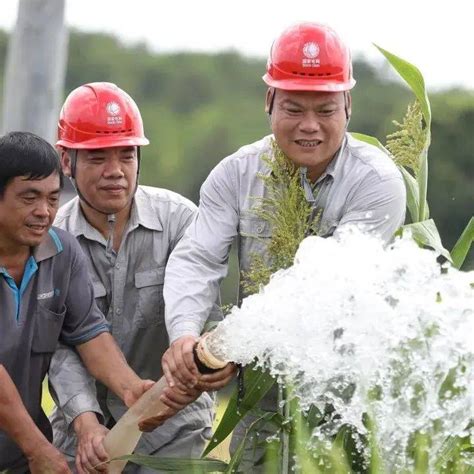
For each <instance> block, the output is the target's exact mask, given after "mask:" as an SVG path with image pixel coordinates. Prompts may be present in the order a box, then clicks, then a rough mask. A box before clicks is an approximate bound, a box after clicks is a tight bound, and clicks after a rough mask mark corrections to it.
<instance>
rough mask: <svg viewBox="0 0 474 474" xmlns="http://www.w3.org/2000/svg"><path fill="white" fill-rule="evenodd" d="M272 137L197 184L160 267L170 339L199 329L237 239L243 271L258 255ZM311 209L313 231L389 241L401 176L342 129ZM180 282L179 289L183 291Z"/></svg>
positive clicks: (400, 212)
mask: <svg viewBox="0 0 474 474" xmlns="http://www.w3.org/2000/svg"><path fill="white" fill-rule="evenodd" d="M271 140H272V136H267V137H264V138H263V139H261V140H259V141H257V142H255V143H253V144H251V145H246V146H244V147H242V148H240V149H239V150H238V151H237V152H236V153H234V154H233V155H231V156H228V157H227V158H225V159H224V160H222V161H221V162H220V163H219V164H218V165H217V166H216V167H215V168H214V169H213V170H212V171H211V173H210V175H209V176H208V178H207V179H206V181H205V182H204V184H203V185H202V188H201V196H200V203H199V209H198V214H197V215H196V217H195V219H194V220H193V222H192V224H191V225H190V226H189V227H188V229H187V230H186V233H185V235H184V237H183V239H181V241H180V243H179V244H178V245H177V247H176V248H175V250H174V252H173V254H172V255H171V257H170V259H169V261H168V265H167V267H166V276H165V288H164V297H165V302H166V326H167V329H168V334H169V336H170V340H171V341H174V340H176V339H177V338H179V337H181V336H184V335H189V334H190V335H195V336H196V335H198V334H200V332H201V330H202V328H203V325H204V323H205V321H206V319H207V316H208V314H209V311H210V310H211V307H212V302H213V301H214V300H215V298H216V295H217V294H218V292H219V283H220V281H221V280H222V279H223V278H224V277H225V275H226V274H227V263H228V259H229V252H230V247H231V245H232V242H233V240H234V238H235V237H237V245H238V257H239V267H240V270H241V272H242V271H246V270H248V269H249V266H250V263H251V259H252V254H255V253H260V254H261V253H264V252H265V249H266V242H265V240H266V239H268V238H270V237H271V228H270V225H269V223H268V222H267V221H265V220H262V219H261V218H259V217H257V216H256V215H255V212H254V210H255V206H256V205H259V203H258V200H257V199H256V198H261V197H263V196H267V191H266V189H265V186H264V183H263V181H262V179H261V177H259V174H268V173H270V172H271V171H270V169H269V166H268V165H267V164H266V163H265V162H264V161H263V160H262V157H263V156H264V155H266V156H268V157H271ZM316 187H317V189H318V191H317V195H316V196H315V202H314V207H315V208H316V209H320V210H321V212H322V215H321V220H320V228H321V232H320V235H322V236H330V235H335V236H337V235H338V233H339V232H340V231H341V229H343V228H344V227H346V226H348V225H351V224H358V225H359V226H363V228H364V229H365V230H367V231H370V232H372V233H377V234H379V235H380V236H381V237H382V238H383V239H384V240H386V241H388V240H390V238H391V237H392V235H393V233H394V232H395V230H396V229H397V228H398V227H400V225H402V224H403V222H404V218H405V206H406V195H405V186H404V183H403V178H402V176H401V174H400V172H399V171H398V169H397V167H396V166H395V164H394V163H393V162H392V160H391V159H390V158H389V157H388V156H387V155H385V154H384V153H383V152H382V151H380V150H379V149H378V148H376V147H374V146H372V145H368V144H366V143H364V142H361V141H359V140H356V139H354V138H353V137H351V136H350V135H349V134H346V137H345V139H344V142H343V145H342V147H341V149H340V152H339V153H338V154H337V155H336V157H335V158H334V159H333V160H332V161H331V162H330V164H329V165H328V167H327V169H326V171H325V172H324V173H323V175H322V176H320V178H319V179H318V180H317V182H316ZM183 288H186V291H184V292H183V291H182V289H183Z"/></svg>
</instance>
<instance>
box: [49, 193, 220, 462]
mask: <svg viewBox="0 0 474 474" xmlns="http://www.w3.org/2000/svg"><path fill="white" fill-rule="evenodd" d="M195 210H196V206H195V205H194V204H193V203H192V202H191V201H189V200H187V199H185V198H183V197H182V196H180V195H178V194H176V193H173V192H171V191H167V190H165V189H158V188H152V187H147V186H139V187H138V189H137V192H136V194H135V197H134V200H133V204H132V208H131V214H130V218H129V220H128V223H127V225H126V228H125V230H124V234H123V238H122V243H121V246H120V249H119V251H118V252H117V254H115V252H114V255H112V260H109V258H110V256H108V255H107V254H106V239H105V238H104V237H103V236H102V235H101V234H100V232H99V231H98V230H96V229H95V228H94V227H92V226H91V225H90V224H89V223H88V222H87V220H86V219H85V217H84V214H83V213H82V211H81V207H80V204H79V199H78V198H75V199H73V200H72V201H70V202H69V203H67V204H65V205H64V206H62V207H61V209H60V210H59V212H58V215H57V217H56V225H58V226H59V227H61V228H63V229H65V230H67V231H69V232H71V233H72V234H73V235H74V236H75V237H76V238H77V239H78V241H79V243H80V245H81V247H82V249H83V251H84V253H85V254H86V256H87V257H88V264H89V273H90V276H91V278H92V282H93V286H94V293H95V297H96V301H97V303H98V306H99V307H100V309H101V310H102V311H103V313H104V314H105V315H106V317H107V320H108V321H109V323H110V325H111V332H112V335H113V336H114V338H115V340H116V341H117V343H118V345H119V347H120V349H121V350H122V352H123V353H124V355H125V357H126V359H127V361H128V363H129V364H130V366H131V367H132V368H133V369H134V370H135V371H136V372H137V374H138V375H139V376H140V377H142V378H145V379H152V380H158V379H159V378H160V377H161V376H162V369H161V358H162V356H163V354H164V352H165V351H166V349H167V348H168V347H169V340H168V334H167V332H166V327H165V324H164V301H163V280H164V274H165V266H166V264H167V262H168V258H169V256H170V253H171V251H172V250H173V248H174V247H175V246H176V244H177V243H178V241H179V240H180V239H181V237H182V235H183V233H184V231H185V229H186V227H187V226H188V225H189V223H190V222H191V220H192V218H193V215H194V213H195ZM182 290H183V291H185V288H182ZM220 316H221V315H220V312H217V311H216V312H213V315H212V317H213V318H217V319H219V318H220ZM49 380H50V382H51V384H52V385H53V387H54V390H55V398H56V399H57V401H58V405H59V408H58V409H56V410H55V412H54V413H53V415H52V416H51V421H52V424H53V429H54V436H55V445H57V446H58V447H59V448H60V449H61V450H62V451H64V452H66V453H68V454H70V455H74V451H75V446H74V444H75V439H74V436H73V434H72V433H73V430H68V425H69V424H70V423H71V422H72V421H73V419H74V418H75V417H76V416H77V415H79V414H80V413H83V412H86V411H95V412H97V413H100V412H101V411H102V412H103V416H104V423H105V424H106V425H108V426H111V424H114V422H115V421H117V420H118V419H119V418H120V417H121V416H122V415H123V413H124V412H125V411H126V407H125V405H124V404H123V403H122V401H121V400H120V399H119V398H118V397H117V396H116V395H115V394H113V393H112V392H110V391H109V390H107V389H106V387H104V386H103V385H102V384H100V383H97V384H94V381H93V380H92V378H91V377H90V376H89V375H88V374H87V372H86V370H85V368H84V367H83V366H82V364H81V363H80V361H79V359H78V358H77V356H76V354H75V353H74V352H72V351H71V350H70V349H69V348H66V347H60V348H59V349H58V351H57V352H56V354H55V355H54V357H53V360H52V362H51V368H50V372H49ZM94 385H96V387H95V386H94ZM95 388H97V398H96V391H95ZM212 406H213V401H212V399H211V397H210V396H209V394H207V393H204V394H203V395H202V396H201V397H200V398H199V399H198V400H196V402H194V403H193V404H191V405H189V406H188V407H186V408H185V409H183V410H182V411H181V412H179V413H178V414H177V415H176V416H175V417H173V418H171V419H170V420H168V421H167V422H166V423H165V424H164V425H162V426H161V427H159V428H158V429H156V430H155V431H153V432H152V433H145V434H144V436H142V440H141V445H140V446H141V447H142V449H141V451H142V452H152V451H154V450H156V449H158V448H159V447H160V446H163V445H164V444H167V443H169V442H171V441H172V439H173V438H174V437H176V436H177V434H178V432H179V431H180V430H186V429H196V428H197V427H203V426H208V427H209V428H210V427H211V426H212V421H213V415H212Z"/></svg>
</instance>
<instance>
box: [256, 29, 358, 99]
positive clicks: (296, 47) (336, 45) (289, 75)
mask: <svg viewBox="0 0 474 474" xmlns="http://www.w3.org/2000/svg"><path fill="white" fill-rule="evenodd" d="M263 80H264V81H265V83H266V84H267V85H269V86H270V87H275V88H277V89H284V90H290V91H292V90H293V91H327V92H338V91H347V90H349V89H352V88H353V87H354V86H355V83H356V81H355V80H354V78H353V77H352V63H351V55H350V52H349V49H348V48H347V47H346V45H345V44H344V43H343V42H342V41H341V39H340V38H339V36H338V35H337V33H336V32H335V31H334V30H333V29H331V28H329V27H328V26H325V25H320V24H317V23H300V24H298V25H295V26H292V27H290V28H288V29H286V30H285V31H284V32H283V33H282V34H281V35H280V37H279V38H277V39H276V41H275V42H274V43H273V45H272V49H271V51H270V57H269V58H268V61H267V73H266V74H265V75H264V76H263Z"/></svg>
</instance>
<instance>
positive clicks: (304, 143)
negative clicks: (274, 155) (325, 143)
mask: <svg viewBox="0 0 474 474" xmlns="http://www.w3.org/2000/svg"><path fill="white" fill-rule="evenodd" d="M295 143H296V144H297V145H299V146H302V147H304V148H316V147H317V146H318V145H319V144H320V143H321V140H295Z"/></svg>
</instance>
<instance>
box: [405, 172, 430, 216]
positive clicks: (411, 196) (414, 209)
mask: <svg viewBox="0 0 474 474" xmlns="http://www.w3.org/2000/svg"><path fill="white" fill-rule="evenodd" d="M399 170H400V171H401V173H402V176H403V181H404V182H405V188H406V192H407V208H408V212H409V213H410V219H411V221H412V222H419V221H420V216H419V214H418V212H419V208H420V192H419V189H418V183H417V181H416V179H415V178H414V177H413V176H412V175H411V174H410V172H409V171H408V170H406V169H405V168H404V167H403V166H399ZM427 207H428V206H427Z"/></svg>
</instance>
